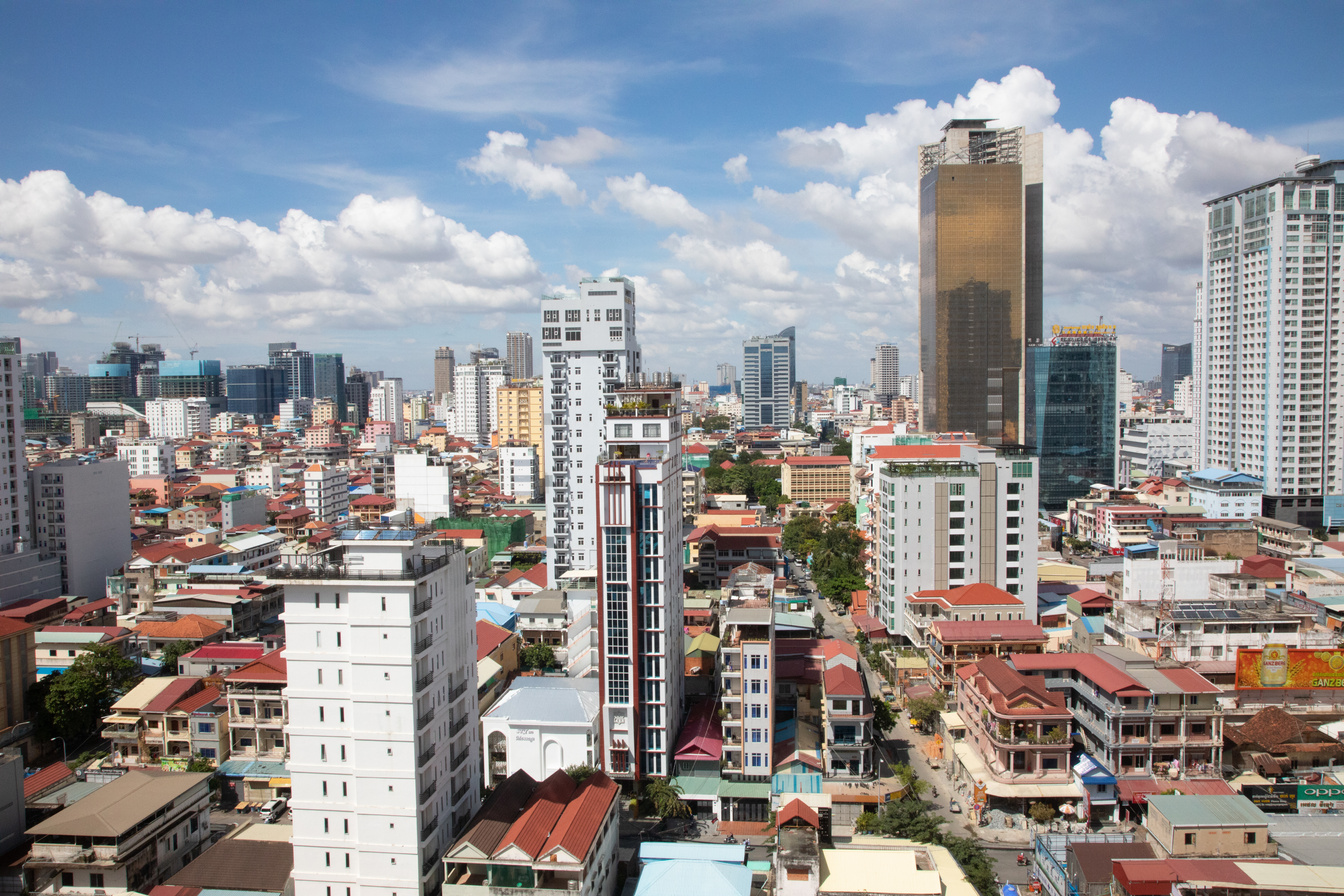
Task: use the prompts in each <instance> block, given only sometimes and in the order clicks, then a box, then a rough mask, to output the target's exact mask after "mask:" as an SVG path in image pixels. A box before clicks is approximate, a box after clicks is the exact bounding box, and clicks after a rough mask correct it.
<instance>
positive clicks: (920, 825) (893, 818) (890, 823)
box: [877, 800, 946, 843]
mask: <svg viewBox="0 0 1344 896" xmlns="http://www.w3.org/2000/svg"><path fill="white" fill-rule="evenodd" d="M930 808H931V807H930V804H929V803H926V802H925V801H924V800H896V801H895V802H891V803H887V807H886V809H884V810H883V812H882V816H881V817H880V818H879V819H878V822H877V833H881V834H886V835H888V836H891V837H904V838H906V839H907V840H915V841H918V842H920V843H929V842H936V841H937V840H938V839H939V837H940V836H941V835H942V830H941V828H942V826H943V825H944V824H946V822H945V821H944V820H943V819H942V818H940V817H938V816H937V815H934V814H933V813H931V812H930V811H929V809H930Z"/></svg>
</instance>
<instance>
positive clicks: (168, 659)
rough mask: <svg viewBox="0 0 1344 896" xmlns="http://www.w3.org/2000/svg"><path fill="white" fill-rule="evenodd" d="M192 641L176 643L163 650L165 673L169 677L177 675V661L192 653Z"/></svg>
mask: <svg viewBox="0 0 1344 896" xmlns="http://www.w3.org/2000/svg"><path fill="white" fill-rule="evenodd" d="M191 650H192V646H191V642H190V641H174V642H173V643H171V644H169V645H168V646H167V647H165V648H163V671H164V672H165V673H167V674H168V675H176V674H177V661H178V659H180V658H181V656H182V654H184V653H191Z"/></svg>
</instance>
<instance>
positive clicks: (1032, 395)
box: [1025, 325, 1120, 510]
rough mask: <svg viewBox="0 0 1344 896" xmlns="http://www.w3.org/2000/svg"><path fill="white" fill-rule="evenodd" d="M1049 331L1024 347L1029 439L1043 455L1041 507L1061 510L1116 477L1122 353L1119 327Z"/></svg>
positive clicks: (1064, 328) (1057, 328) (1040, 474)
mask: <svg viewBox="0 0 1344 896" xmlns="http://www.w3.org/2000/svg"><path fill="white" fill-rule="evenodd" d="M1052 333H1053V335H1052V338H1051V340H1050V344H1049V345H1036V346H1030V347H1028V348H1027V357H1026V360H1027V364H1026V381H1027V393H1026V403H1025V404H1026V433H1025V436H1026V439H1025V441H1026V444H1027V445H1029V446H1031V448H1032V450H1033V451H1034V452H1035V453H1036V455H1037V456H1038V457H1039V458H1040V464H1039V468H1040V473H1039V477H1040V506H1041V507H1042V508H1044V509H1047V510H1059V509H1062V508H1064V507H1065V506H1067V504H1068V501H1069V499H1070V498H1078V497H1082V496H1083V495H1086V494H1087V493H1088V491H1089V489H1090V488H1091V486H1092V483H1094V482H1104V483H1112V482H1114V480H1115V472H1116V448H1117V441H1116V440H1117V435H1116V424H1117V416H1118V414H1119V405H1118V403H1117V402H1118V399H1117V396H1116V388H1115V382H1116V375H1117V372H1118V371H1119V369H1120V359H1119V355H1118V349H1117V347H1116V344H1115V328H1114V327H1111V326H1101V325H1098V326H1090V327H1054V328H1053V331H1052Z"/></svg>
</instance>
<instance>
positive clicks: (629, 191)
mask: <svg viewBox="0 0 1344 896" xmlns="http://www.w3.org/2000/svg"><path fill="white" fill-rule="evenodd" d="M607 192H608V193H610V194H611V197H612V198H613V199H615V200H616V204H617V205H619V206H620V207H621V208H623V209H625V210H626V211H628V212H630V214H632V215H637V216H638V217H641V218H643V219H644V220H646V221H649V222H651V223H653V224H656V225H658V226H659V227H674V228H678V229H681V230H698V229H701V228H704V227H706V226H708V224H709V216H708V215H706V214H705V213H704V212H702V211H700V210H699V209H698V208H696V207H695V206H693V205H691V203H690V200H688V199H687V198H686V197H685V196H683V195H681V194H680V193H678V192H677V191H676V190H673V189H672V188H671V187H664V186H660V185H658V184H651V183H649V179H648V178H647V177H645V176H644V174H643V173H642V172H640V173H636V174H633V175H631V176H630V177H609V178H607Z"/></svg>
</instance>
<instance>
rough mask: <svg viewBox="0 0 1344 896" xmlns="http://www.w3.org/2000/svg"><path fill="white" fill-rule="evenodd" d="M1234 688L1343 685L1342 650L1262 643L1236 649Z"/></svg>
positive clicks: (1335, 686) (1343, 656)
mask: <svg viewBox="0 0 1344 896" xmlns="http://www.w3.org/2000/svg"><path fill="white" fill-rule="evenodd" d="M1237 688H1238V689H1240V690H1245V689H1251V688H1298V689H1303V690H1305V689H1307V688H1344V650H1308V649H1298V648H1296V647H1286V646H1284V645H1283V644H1266V645H1265V646H1264V647H1263V648H1260V647H1241V648H1239V649H1238V650H1237Z"/></svg>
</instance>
